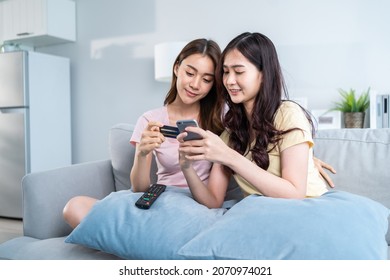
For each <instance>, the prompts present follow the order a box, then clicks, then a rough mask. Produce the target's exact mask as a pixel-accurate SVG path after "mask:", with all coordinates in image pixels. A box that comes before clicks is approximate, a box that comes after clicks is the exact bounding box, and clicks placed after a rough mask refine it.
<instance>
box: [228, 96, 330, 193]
mask: <svg viewBox="0 0 390 280" xmlns="http://www.w3.org/2000/svg"><path fill="white" fill-rule="evenodd" d="M274 125H275V127H276V129H278V130H288V129H290V128H299V130H293V131H291V132H288V133H286V134H284V135H282V139H281V140H280V141H279V142H278V143H277V144H276V147H275V148H274V149H273V150H272V151H271V152H270V153H269V167H268V169H267V171H268V172H270V173H272V174H274V175H276V176H279V177H281V166H280V154H281V152H282V151H283V150H285V149H287V148H289V147H292V146H294V145H297V144H301V143H304V142H307V143H308V144H309V146H310V149H309V159H308V160H309V165H308V176H307V191H306V196H307V197H313V196H314V197H315V196H320V195H322V194H324V193H325V192H327V191H328V190H327V188H326V183H325V181H324V180H323V179H322V177H321V175H320V173H319V171H318V169H317V168H316V166H315V165H314V161H313V146H314V142H313V138H312V136H311V127H310V124H309V121H308V120H307V118H306V116H305V114H304V112H303V111H302V109H301V108H300V107H299V106H298V105H297V104H295V103H294V102H288V101H284V102H282V104H281V106H280V107H279V109H278V110H277V112H276V115H275V121H274ZM221 138H222V140H223V141H224V142H225V143H226V144H227V143H228V142H229V132H228V131H226V130H225V131H224V132H223V133H222V135H221ZM253 144H254V143H253ZM271 147H272V146H270V147H269V148H271ZM246 158H247V159H249V160H251V161H252V153H251V152H249V153H247V154H246ZM234 178H235V180H236V182H237V184H238V185H239V186H240V188H241V189H242V191H243V192H244V195H250V194H261V193H260V192H259V191H258V190H257V189H256V188H255V187H254V186H253V185H252V184H250V183H249V182H248V181H246V180H245V179H244V178H242V177H241V176H239V175H237V174H235V175H234Z"/></svg>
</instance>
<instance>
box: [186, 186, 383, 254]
mask: <svg viewBox="0 0 390 280" xmlns="http://www.w3.org/2000/svg"><path fill="white" fill-rule="evenodd" d="M388 216H389V209H387V208H386V207H384V206H383V205H382V204H380V203H377V202H375V201H373V200H370V199H368V198H365V197H362V196H358V195H354V194H351V193H347V192H341V191H331V192H328V193H326V194H324V195H323V196H321V197H318V198H307V199H303V200H295V199H281V198H269V197H263V196H256V195H252V196H248V197H246V198H245V199H243V200H241V201H240V202H239V203H237V204H236V205H235V206H233V207H232V208H231V209H230V210H229V211H228V212H227V213H226V214H225V215H224V216H223V218H222V219H221V220H220V221H218V222H217V223H216V224H215V225H214V226H213V227H211V228H209V229H207V230H205V231H203V232H201V233H200V234H199V235H198V236H196V237H195V238H194V239H192V240H191V241H190V242H188V243H187V244H186V245H184V246H183V247H182V248H181V249H180V250H179V252H178V253H179V254H180V255H182V256H184V257H186V258H188V259H270V260H277V259H294V260H311V259H315V260H330V259H333V260H335V259H336V260H341V259H387V249H388V246H387V243H386V240H385V235H386V232H387V226H388V222H387V217H388Z"/></svg>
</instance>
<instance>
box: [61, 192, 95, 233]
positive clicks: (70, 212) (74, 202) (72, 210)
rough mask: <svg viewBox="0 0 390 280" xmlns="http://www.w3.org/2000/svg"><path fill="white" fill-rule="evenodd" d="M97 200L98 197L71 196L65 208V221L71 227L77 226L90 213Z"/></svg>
mask: <svg viewBox="0 0 390 280" xmlns="http://www.w3.org/2000/svg"><path fill="white" fill-rule="evenodd" d="M95 202H96V199H94V198H92V197H87V196H76V197H73V198H71V199H70V200H69V201H68V203H66V205H65V207H64V209H63V216H64V219H65V221H66V222H67V223H68V224H69V225H70V226H71V227H73V228H74V227H76V226H77V225H78V224H79V223H80V222H81V220H82V219H83V218H84V217H85V216H86V215H87V214H88V212H89V211H90V210H91V208H92V206H93V205H94V204H95Z"/></svg>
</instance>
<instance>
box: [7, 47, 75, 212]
mask: <svg viewBox="0 0 390 280" xmlns="http://www.w3.org/2000/svg"><path fill="white" fill-rule="evenodd" d="M70 121H71V120H70V64H69V59H68V58H64V57H58V56H52V55H47V54H42V53H37V52H26V51H18V52H8V53H0V216H2V217H9V218H22V207H23V204H22V189H21V181H22V178H23V177H24V176H25V175H26V174H28V173H30V172H39V171H43V170H47V169H53V168H57V167H61V166H65V165H69V164H71V127H70V126H71V124H70ZM43 197H44V194H43Z"/></svg>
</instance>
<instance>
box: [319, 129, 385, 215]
mask: <svg viewBox="0 0 390 280" xmlns="http://www.w3.org/2000/svg"><path fill="white" fill-rule="evenodd" d="M314 142H315V146H314V154H315V156H316V157H318V158H320V159H321V160H323V161H325V162H327V163H329V164H331V165H333V166H334V167H335V169H336V170H337V174H335V175H332V178H333V179H334V181H335V183H336V189H337V190H345V191H349V192H352V193H356V194H359V195H363V196H366V197H369V198H371V199H374V200H376V201H379V202H381V203H382V204H384V205H385V206H386V207H388V208H390V171H389V167H390V162H389V159H390V129H334V130H333V129H332V130H322V131H318V133H317V136H316V138H315V141H314Z"/></svg>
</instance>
